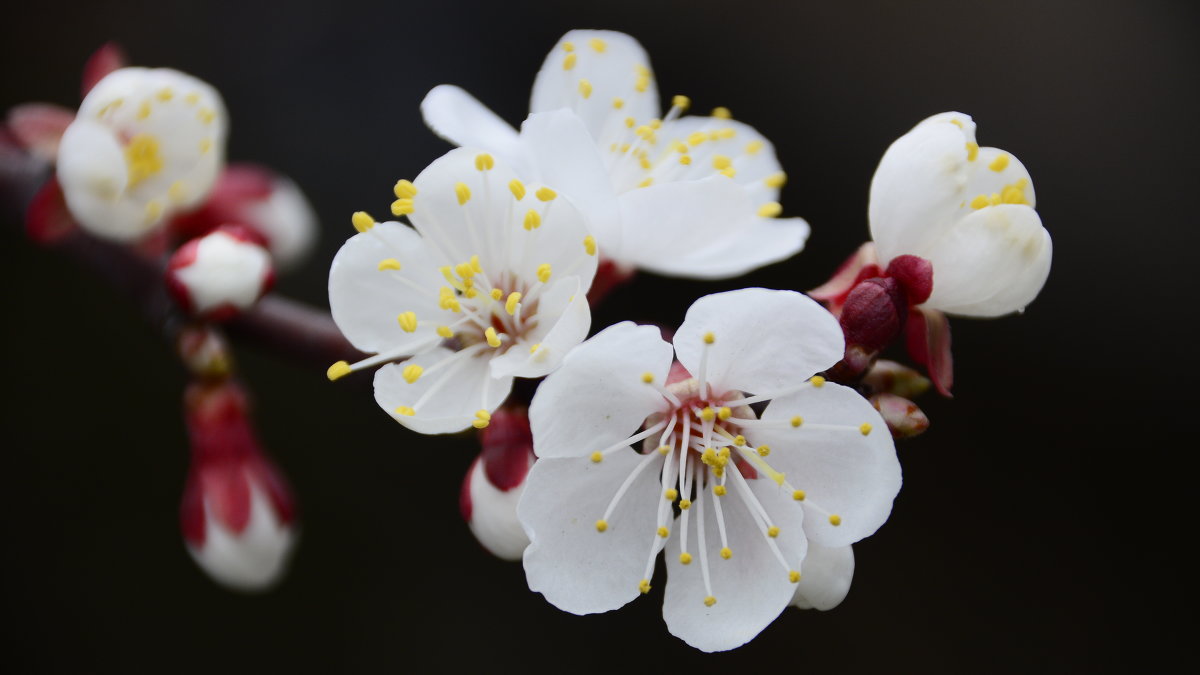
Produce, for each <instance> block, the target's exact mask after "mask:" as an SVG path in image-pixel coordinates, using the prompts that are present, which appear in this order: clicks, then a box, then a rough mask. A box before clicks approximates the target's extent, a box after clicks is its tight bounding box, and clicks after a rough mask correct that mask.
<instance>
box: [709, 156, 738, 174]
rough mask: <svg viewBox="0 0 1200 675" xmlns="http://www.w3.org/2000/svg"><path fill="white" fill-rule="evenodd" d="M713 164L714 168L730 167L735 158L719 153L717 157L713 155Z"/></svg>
mask: <svg viewBox="0 0 1200 675" xmlns="http://www.w3.org/2000/svg"><path fill="white" fill-rule="evenodd" d="M712 165H713V168H714V169H716V170H718V171H720V170H721V169H728V168H729V167H730V166H732V165H733V160H732V159H729V158H728V157H726V156H725V155H717V156H716V157H713V161H712Z"/></svg>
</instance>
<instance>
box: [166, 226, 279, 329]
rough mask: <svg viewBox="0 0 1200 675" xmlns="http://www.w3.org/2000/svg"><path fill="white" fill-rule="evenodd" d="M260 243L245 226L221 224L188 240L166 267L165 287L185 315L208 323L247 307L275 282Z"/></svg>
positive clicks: (256, 300) (225, 317)
mask: <svg viewBox="0 0 1200 675" xmlns="http://www.w3.org/2000/svg"><path fill="white" fill-rule="evenodd" d="M261 241H262V240H261V238H259V237H258V236H256V235H255V234H254V233H253V232H251V231H250V230H248V229H246V228H244V227H240V226H237V225H222V226H221V227H219V228H217V229H216V230H213V231H212V232H210V233H208V234H206V235H204V236H203V237H200V238H199V239H193V240H191V241H189V242H187V243H186V244H184V245H183V246H181V247H179V249H178V250H176V251H175V253H173V254H171V259H170V261H169V262H168V263H167V272H166V281H167V289H168V290H169V291H170V292H171V296H172V297H174V298H175V301H176V302H177V303H178V304H179V306H180V307H182V308H183V309H184V310H185V311H187V312H188V313H190V314H193V315H195V316H200V317H204V318H206V319H209V320H212V321H223V320H226V319H229V318H231V317H233V316H236V315H237V314H240V313H241V312H244V311H246V310H248V309H250V308H251V307H252V306H254V303H256V302H258V299H259V298H261V297H262V296H263V294H264V293H266V292H267V291H268V290H270V288H271V286H272V285H273V284H274V283H275V271H274V269H273V268H272V266H271V256H270V255H269V254H268V253H267V250H266V249H265V248H263V246H262V243H261Z"/></svg>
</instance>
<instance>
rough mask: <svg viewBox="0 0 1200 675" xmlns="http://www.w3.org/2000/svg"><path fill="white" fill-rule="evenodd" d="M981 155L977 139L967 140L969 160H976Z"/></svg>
mask: <svg viewBox="0 0 1200 675" xmlns="http://www.w3.org/2000/svg"><path fill="white" fill-rule="evenodd" d="M978 156H979V144H978V143H976V142H975V141H967V161H968V162H974V161H975V158H976V157H978Z"/></svg>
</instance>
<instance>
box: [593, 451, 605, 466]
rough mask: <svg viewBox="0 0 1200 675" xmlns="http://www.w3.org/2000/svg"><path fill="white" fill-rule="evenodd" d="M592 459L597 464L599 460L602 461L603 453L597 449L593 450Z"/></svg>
mask: <svg viewBox="0 0 1200 675" xmlns="http://www.w3.org/2000/svg"><path fill="white" fill-rule="evenodd" d="M592 461H593V462H595V463H596V464H599V463H600V462H603V461H604V454H603V453H601V452H600V451H599V450H597V451H595V452H593V453H592Z"/></svg>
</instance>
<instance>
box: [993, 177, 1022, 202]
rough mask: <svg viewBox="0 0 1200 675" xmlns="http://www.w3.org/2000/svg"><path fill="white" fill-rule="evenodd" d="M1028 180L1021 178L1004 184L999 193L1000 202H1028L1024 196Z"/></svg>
mask: <svg viewBox="0 0 1200 675" xmlns="http://www.w3.org/2000/svg"><path fill="white" fill-rule="evenodd" d="M1028 184H1029V181H1027V180H1025V179H1024V178H1022V179H1021V180H1019V181H1017V182H1016V183H1014V184H1012V185H1006V186H1004V190H1003V191H1002V192H1001V193H1000V203H1002V204H1028V203H1029V200H1028V199H1026V198H1025V190H1024V188H1025V186H1026V185H1028Z"/></svg>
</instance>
